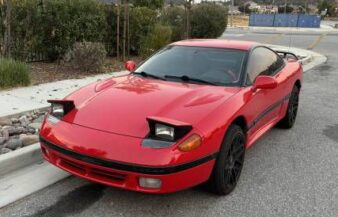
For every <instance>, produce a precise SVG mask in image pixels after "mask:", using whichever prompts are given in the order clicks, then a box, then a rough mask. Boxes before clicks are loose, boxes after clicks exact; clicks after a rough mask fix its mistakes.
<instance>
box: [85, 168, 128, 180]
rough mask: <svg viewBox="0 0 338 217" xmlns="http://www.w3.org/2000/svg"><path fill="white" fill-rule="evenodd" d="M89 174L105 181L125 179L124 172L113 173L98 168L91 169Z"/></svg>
mask: <svg viewBox="0 0 338 217" xmlns="http://www.w3.org/2000/svg"><path fill="white" fill-rule="evenodd" d="M91 174H92V175H93V176H94V177H97V178H103V179H105V180H107V181H114V182H116V181H118V182H122V181H124V180H125V179H126V175H124V174H119V173H113V172H108V171H104V170H99V169H93V170H92V171H91Z"/></svg>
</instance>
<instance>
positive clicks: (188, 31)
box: [184, 0, 194, 39]
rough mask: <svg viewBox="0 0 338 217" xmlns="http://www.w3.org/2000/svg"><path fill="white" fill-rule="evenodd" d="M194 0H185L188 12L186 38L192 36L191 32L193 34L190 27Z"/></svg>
mask: <svg viewBox="0 0 338 217" xmlns="http://www.w3.org/2000/svg"><path fill="white" fill-rule="evenodd" d="M193 1H194V0H185V4H184V7H185V12H186V38H187V39H188V38H190V34H191V29H190V26H191V20H190V17H191V8H192V3H193Z"/></svg>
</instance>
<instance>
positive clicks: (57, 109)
mask: <svg viewBox="0 0 338 217" xmlns="http://www.w3.org/2000/svg"><path fill="white" fill-rule="evenodd" d="M50 114H51V115H52V116H54V117H56V118H58V119H60V118H62V117H63V116H64V114H65V111H64V107H63V105H62V104H57V103H53V104H52V106H51V112H50Z"/></svg>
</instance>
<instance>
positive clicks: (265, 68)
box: [247, 47, 284, 84]
mask: <svg viewBox="0 0 338 217" xmlns="http://www.w3.org/2000/svg"><path fill="white" fill-rule="evenodd" d="M283 65H284V60H283V59H282V58H281V57H280V56H278V55H277V54H275V53H274V52H273V51H271V50H269V49H267V48H264V47H258V48H256V49H255V50H253V52H252V53H251V56H250V60H249V65H248V71H247V73H248V80H247V83H248V84H252V83H253V82H254V81H255V79H256V77H257V76H259V75H274V74H275V73H276V72H278V70H279V69H281V67H282V66H283Z"/></svg>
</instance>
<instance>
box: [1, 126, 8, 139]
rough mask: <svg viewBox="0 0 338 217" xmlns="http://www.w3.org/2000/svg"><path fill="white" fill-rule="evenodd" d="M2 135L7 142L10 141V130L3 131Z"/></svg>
mask: <svg viewBox="0 0 338 217" xmlns="http://www.w3.org/2000/svg"><path fill="white" fill-rule="evenodd" d="M1 134H2V137H4V138H5V139H6V140H8V139H9V131H8V129H6V128H5V129H2V130H1Z"/></svg>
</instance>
